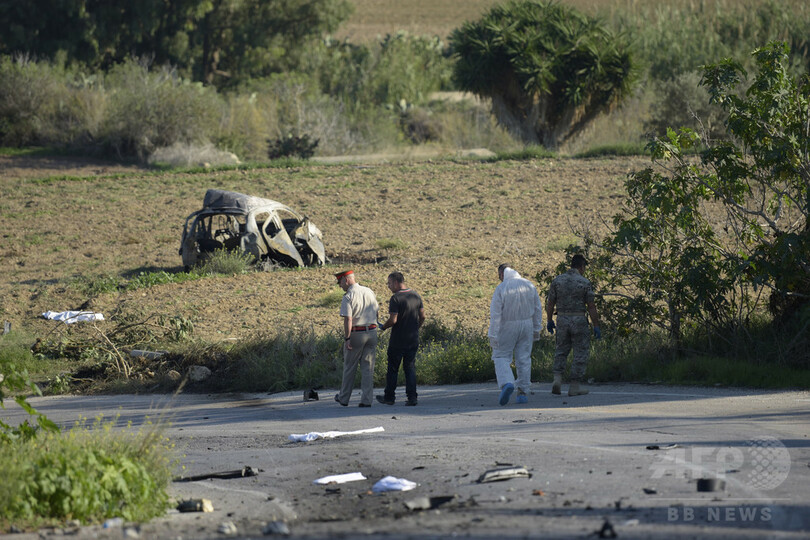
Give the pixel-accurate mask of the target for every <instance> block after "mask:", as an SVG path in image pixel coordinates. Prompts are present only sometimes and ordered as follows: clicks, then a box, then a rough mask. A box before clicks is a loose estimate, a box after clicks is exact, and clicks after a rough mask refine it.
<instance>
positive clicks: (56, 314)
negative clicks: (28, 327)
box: [42, 311, 104, 324]
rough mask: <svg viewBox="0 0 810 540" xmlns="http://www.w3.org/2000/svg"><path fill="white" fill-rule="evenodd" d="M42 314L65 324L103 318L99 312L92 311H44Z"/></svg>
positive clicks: (101, 319)
mask: <svg viewBox="0 0 810 540" xmlns="http://www.w3.org/2000/svg"><path fill="white" fill-rule="evenodd" d="M42 316H43V317H44V318H46V319H50V320H53V321H63V322H64V323H65V324H73V323H76V322H79V321H103V320H104V315H102V314H101V313H93V312H92V311H46V312H45V313H43V314H42Z"/></svg>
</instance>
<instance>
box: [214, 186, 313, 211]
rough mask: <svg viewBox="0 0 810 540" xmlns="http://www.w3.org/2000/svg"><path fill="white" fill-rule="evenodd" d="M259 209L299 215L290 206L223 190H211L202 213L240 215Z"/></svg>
mask: <svg viewBox="0 0 810 540" xmlns="http://www.w3.org/2000/svg"><path fill="white" fill-rule="evenodd" d="M257 208H266V209H276V208H280V209H284V210H289V211H291V212H292V213H293V214H296V215H297V214H298V213H297V212H295V211H293V210H292V208H290V207H289V206H287V205H285V204H282V203H280V202H278V201H273V200H271V199H263V198H261V197H255V196H253V195H245V194H244V193H237V192H236V191H225V190H223V189H209V190H208V191H206V192H205V197H204V198H203V209H202V211H211V212H229V213H238V214H248V213H249V212H250V211H252V210H255V209H257Z"/></svg>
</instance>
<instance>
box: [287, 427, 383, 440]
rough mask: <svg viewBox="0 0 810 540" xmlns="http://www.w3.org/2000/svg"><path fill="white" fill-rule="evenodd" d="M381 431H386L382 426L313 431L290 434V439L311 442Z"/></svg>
mask: <svg viewBox="0 0 810 540" xmlns="http://www.w3.org/2000/svg"><path fill="white" fill-rule="evenodd" d="M380 431H385V429H384V428H383V427H382V426H380V427H375V428H369V429H358V430H357V431H323V432H320V431H311V432H309V433H303V434H296V433H293V434H292V435H290V436H289V439H290V440H291V441H292V442H310V441H314V440H316V439H334V438H335V437H342V436H344V435H360V434H362V433H378V432H380Z"/></svg>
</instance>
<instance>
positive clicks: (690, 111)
mask: <svg viewBox="0 0 810 540" xmlns="http://www.w3.org/2000/svg"><path fill="white" fill-rule="evenodd" d="M655 95H656V101H655V102H654V104H653V106H652V110H651V116H650V118H649V119H648V120H647V121H646V122H645V124H644V129H645V130H646V131H648V132H651V134H652V135H653V136H655V137H662V136H664V135H666V132H667V128H669V127H673V128H680V127H687V128H690V129H693V130H695V131H700V132H702V133H703V134H704V136H705V137H706V138H707V139H716V138H718V137H721V136H723V135H725V133H726V130H725V126H724V124H723V121H724V119H725V115H724V114H723V109H721V108H720V107H719V106H718V105H715V104H712V103H710V101H709V92H708V91H707V90H706V88H705V87H703V86H701V85H700V74H699V73H697V72H695V71H687V72H684V73H681V74H679V75H676V76H675V77H674V78H673V79H668V80H665V81H657V82H656V83H655Z"/></svg>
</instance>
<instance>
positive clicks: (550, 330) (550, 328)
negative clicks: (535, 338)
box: [546, 320, 557, 334]
mask: <svg viewBox="0 0 810 540" xmlns="http://www.w3.org/2000/svg"><path fill="white" fill-rule="evenodd" d="M555 328H557V325H556V324H554V321H552V320H549V321H548V324H546V330H548V333H549V334H553V333H554V329H555Z"/></svg>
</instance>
